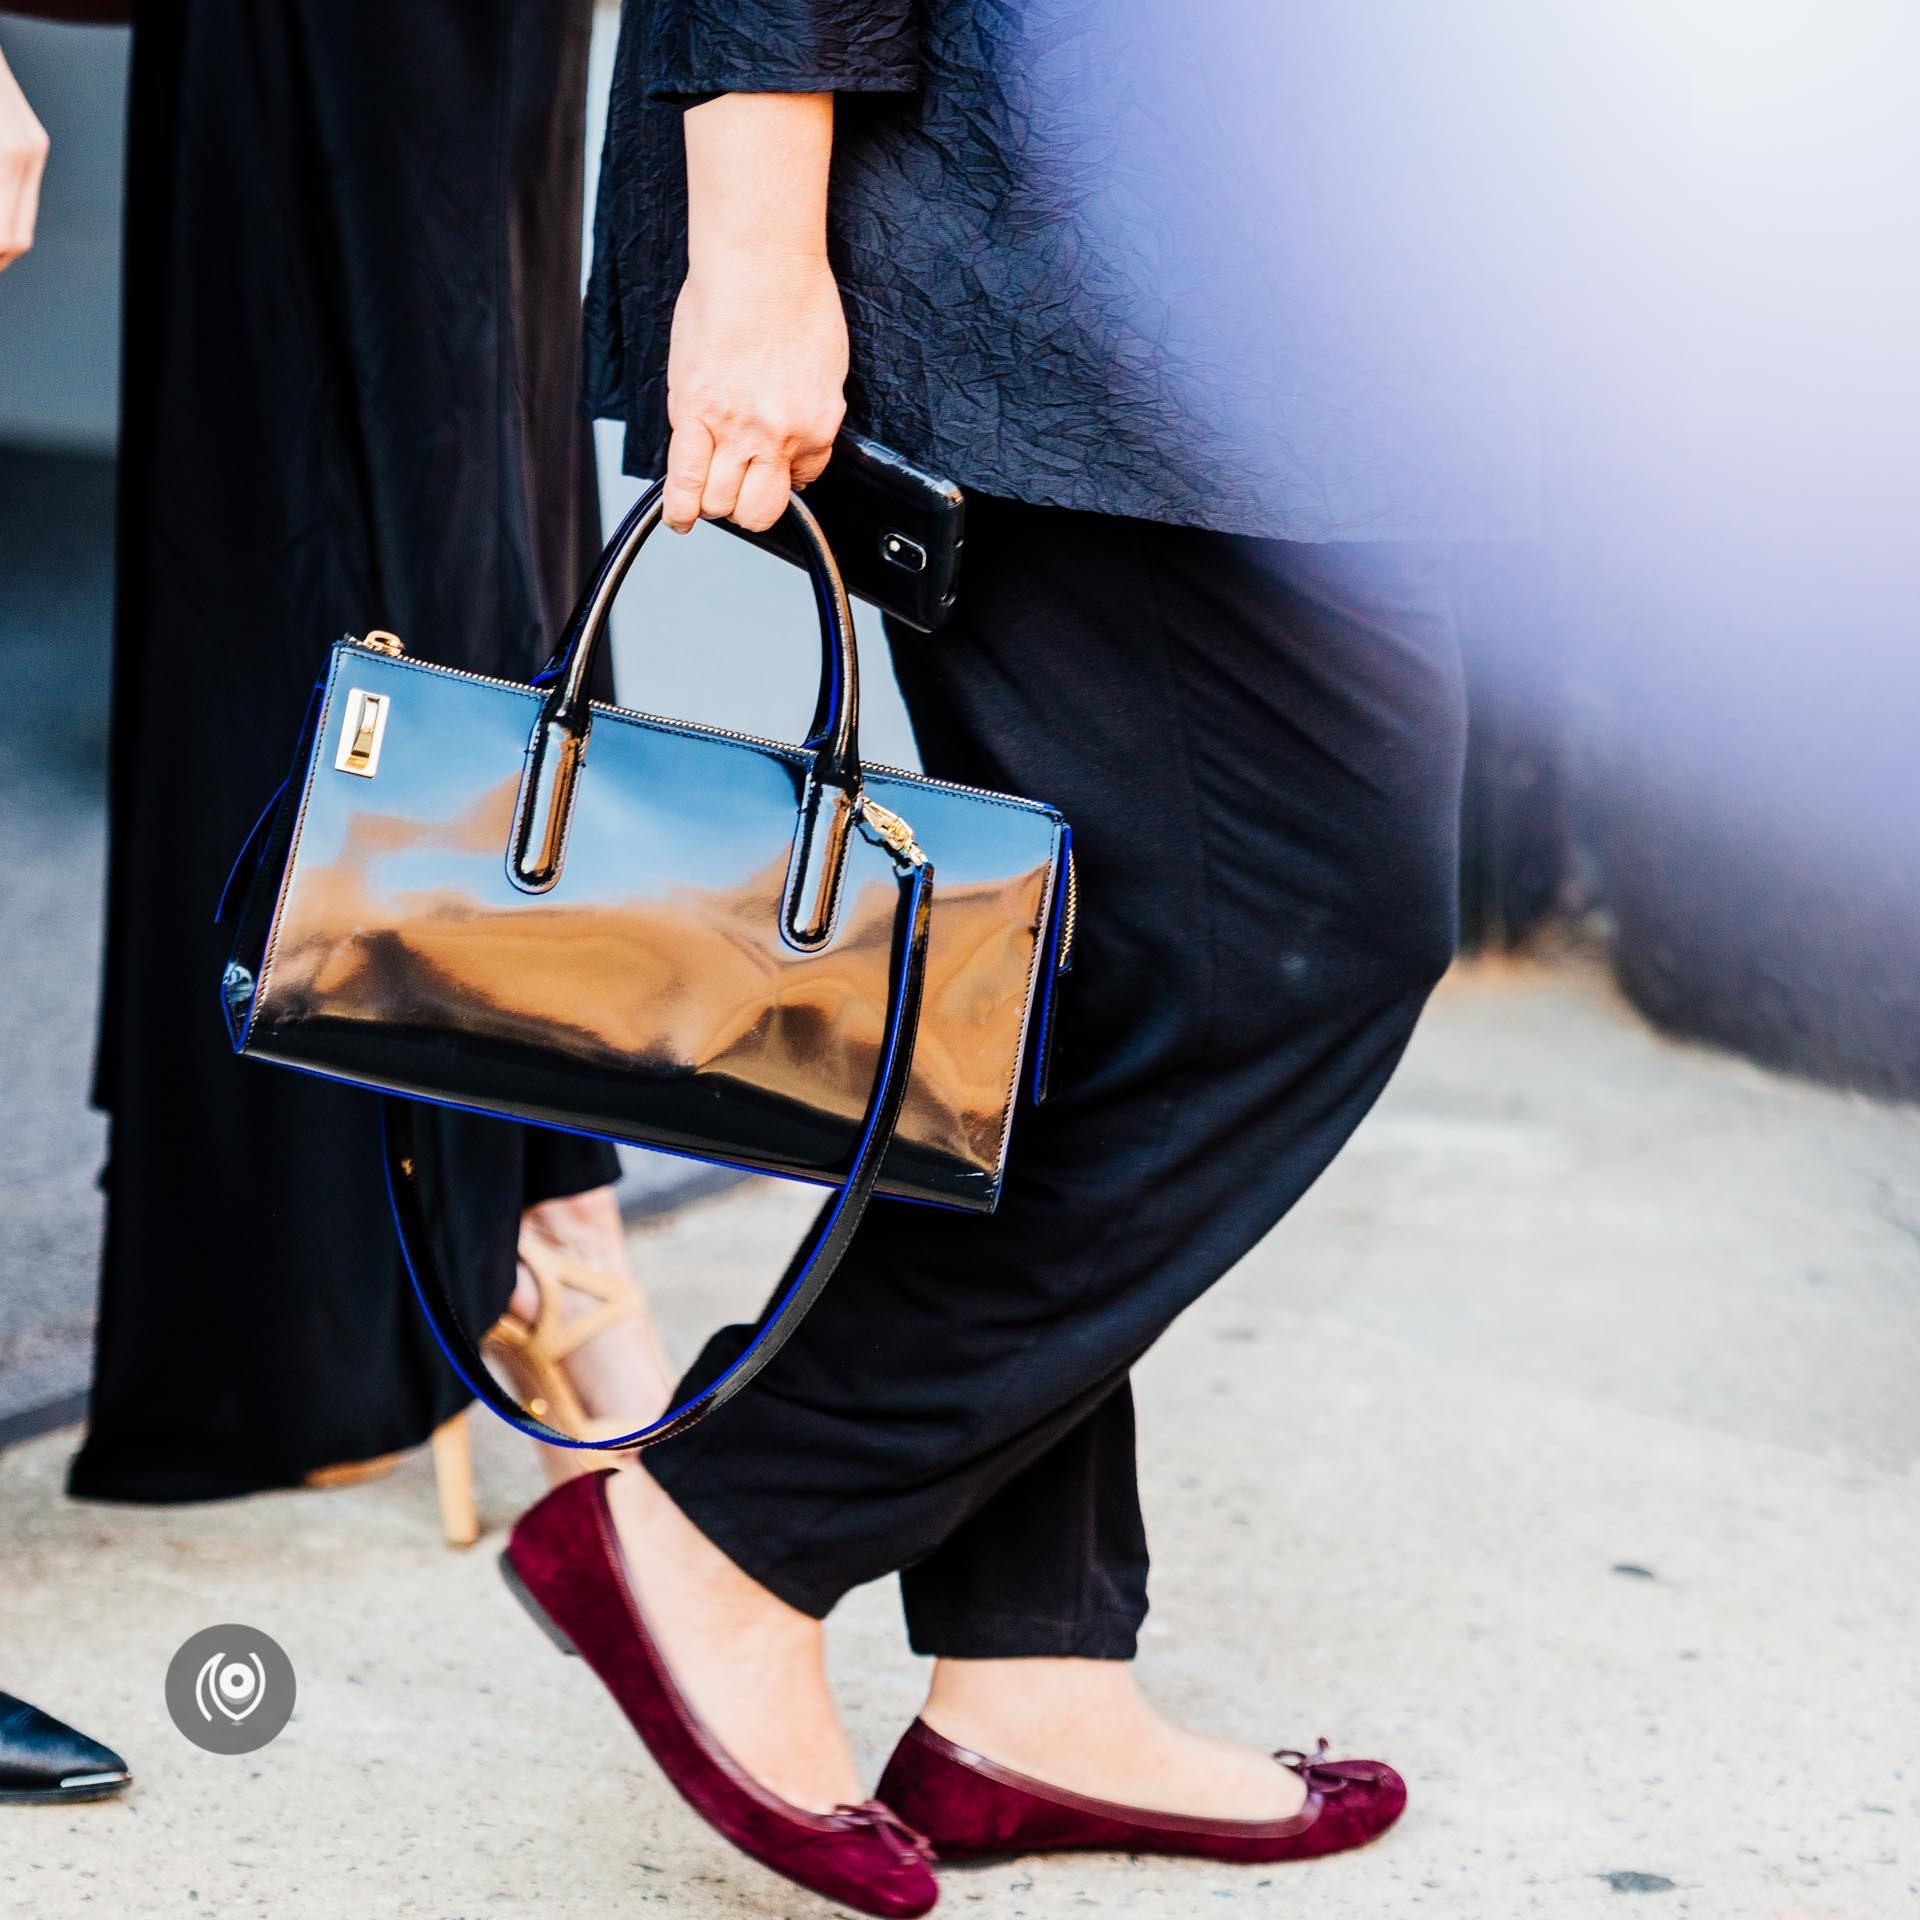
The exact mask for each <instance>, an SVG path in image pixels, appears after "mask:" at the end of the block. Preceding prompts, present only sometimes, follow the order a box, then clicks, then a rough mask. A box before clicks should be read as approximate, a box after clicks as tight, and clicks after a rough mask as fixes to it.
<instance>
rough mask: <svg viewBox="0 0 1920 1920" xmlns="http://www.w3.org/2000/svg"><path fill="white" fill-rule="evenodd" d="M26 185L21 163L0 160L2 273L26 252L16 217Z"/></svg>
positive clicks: (0, 262)
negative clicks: (22, 191)
mask: <svg viewBox="0 0 1920 1920" xmlns="http://www.w3.org/2000/svg"><path fill="white" fill-rule="evenodd" d="M25 184H26V181H25V174H24V169H23V168H22V167H21V165H20V163H19V162H17V161H15V160H13V159H11V158H9V159H6V160H0V272H4V271H5V270H6V269H7V268H8V267H10V266H12V265H13V263H14V262H15V261H16V260H18V259H19V258H20V256H21V255H22V254H23V253H25V252H26V247H25V246H24V245H23V244H22V242H21V238H20V231H19V227H18V224H17V217H16V215H17V209H18V207H19V205H20V193H21V189H22V188H23V187H24V186H25Z"/></svg>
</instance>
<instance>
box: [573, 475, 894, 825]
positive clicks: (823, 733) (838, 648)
mask: <svg viewBox="0 0 1920 1920" xmlns="http://www.w3.org/2000/svg"><path fill="white" fill-rule="evenodd" d="M665 494H666V482H665V481H663V480H656V481H654V483H653V484H652V485H651V486H650V487H648V489H647V490H646V492H645V493H643V494H642V495H641V496H640V498H639V499H638V500H637V501H636V502H635V503H634V505H633V507H632V509H631V510H630V511H629V512H628V514H627V517H626V518H625V519H624V520H622V521H621V523H620V525H619V526H618V527H617V528H616V529H615V530H614V535H613V538H612V539H611V540H609V541H608V542H607V545H606V550H605V551H604V552H603V553H602V554H601V556H600V564H599V566H598V567H597V568H596V569H595V570H594V576H593V579H592V582H591V583H590V584H589V585H588V587H587V590H586V593H585V594H584V595H583V596H582V597H581V601H580V605H579V607H578V609H577V610H576V611H575V613H574V616H573V619H572V621H571V623H570V624H569V626H568V629H567V637H566V639H565V641H564V642H563V643H562V646H561V649H560V652H559V654H558V655H557V656H556V659H557V660H558V661H560V662H562V663H563V665H562V667H561V671H560V673H559V676H558V682H557V684H556V685H555V687H554V690H553V693H552V695H551V696H550V697H549V699H548V701H547V718H548V719H549V720H551V721H554V722H556V723H558V724H561V725H563V726H568V727H569V728H573V727H576V726H577V728H578V730H580V731H583V732H584V730H585V727H586V720H587V693H586V690H587V687H588V686H589V685H590V684H591V681H592V673H593V663H594V660H595V658H596V656H597V654H598V651H599V649H600V647H601V646H602V645H603V644H604V641H603V636H604V634H605V632H606V627H607V619H608V616H609V615H610V614H611V612H612V611H613V602H614V597H615V596H616V595H617V594H618V593H619V591H620V587H621V584H622V583H623V582H624V581H625V579H626V577H627V570H628V568H630V567H631V566H632V565H633V563H634V561H635V559H636V558H637V557H638V556H639V552H640V549H641V548H642V547H643V546H645V545H646V543H647V540H648V538H649V537H650V536H651V535H652V533H653V531H654V529H655V528H656V527H658V526H659V524H660V522H661V519H662V517H663V515H662V502H663V500H664V497H665ZM787 516H788V518H789V519H791V520H792V521H793V522H794V523H795V524H796V525H797V526H798V527H799V528H800V531H801V533H802V534H803V535H804V536H805V541H806V549H807V577H808V578H809V579H810V580H811V581H812V582H813V594H814V602H815V605H816V607H817V608H818V610H819V615H820V696H819V699H818V701H817V702H816V703H815V706H814V713H813V723H812V725H811V726H810V727H809V728H808V731H807V737H806V739H805V741H804V742H803V744H804V745H806V746H808V747H811V748H812V749H813V751H814V777H815V778H816V779H817V780H819V781H821V782H822V783H824V784H825V785H828V786H834V787H839V788H841V789H843V790H844V791H845V792H847V793H853V792H856V791H857V790H858V788H859V785H860V666H859V657H858V655H857V653H856V652H855V649H854V640H853V612H852V609H851V608H850V607H849V606H848V604H847V589H846V586H845V584H844V583H843V582H842V580H841V578H840V568H839V566H838V564H837V563H836V562H835V560H834V557H833V549H832V548H831V547H829V546H828V545H827V538H826V535H825V534H823V533H822V532H821V531H820V523H819V521H818V520H816V519H815V518H814V517H813V515H812V513H810V512H809V511H808V509H807V508H806V506H805V505H804V504H803V503H802V501H801V499H800V496H799V495H798V494H797V493H794V494H789V495H788V496H787ZM576 717H577V718H576Z"/></svg>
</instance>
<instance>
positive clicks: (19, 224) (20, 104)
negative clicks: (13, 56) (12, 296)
mask: <svg viewBox="0 0 1920 1920" xmlns="http://www.w3.org/2000/svg"><path fill="white" fill-rule="evenodd" d="M46 170H47V130H46V128H45V127H43V126H42V125H41V124H40V122H39V121H38V120H37V119H36V118H35V117H34V111H33V109H32V108H31V107H30V106H28V105H27V96H26V95H25V94H24V93H22V92H21V91H20V83H19V81H17V80H16V79H15V78H14V77H13V69H12V68H11V67H9V66H8V65H7V59H6V55H5V54H0V269H3V268H6V267H10V266H12V265H13V263H14V262H15V261H16V260H18V259H19V258H20V256H21V255H22V254H23V253H25V252H26V250H27V249H28V248H29V247H30V246H32V245H33V228H34V222H35V221H36V220H37V219H38V218H39V215H40V178H41V175H43V174H44V173H45V172H46Z"/></svg>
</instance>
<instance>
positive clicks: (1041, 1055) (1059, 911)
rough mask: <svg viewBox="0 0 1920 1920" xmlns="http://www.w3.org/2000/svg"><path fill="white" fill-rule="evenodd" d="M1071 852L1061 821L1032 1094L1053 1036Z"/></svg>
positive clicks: (1041, 1075)
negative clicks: (1055, 990) (1054, 997)
mask: <svg viewBox="0 0 1920 1920" xmlns="http://www.w3.org/2000/svg"><path fill="white" fill-rule="evenodd" d="M1072 853H1073V829H1072V828H1071V827H1070V826H1068V825H1067V823H1066V822H1065V821H1064V820H1062V821H1061V822H1060V884H1059V885H1058V886H1057V887H1055V888H1054V890H1053V911H1052V913H1051V914H1049V915H1048V917H1047V977H1046V980H1045V982H1044V983H1043V984H1042V986H1041V989H1040V1018H1039V1020H1038V1022H1037V1023H1036V1027H1037V1031H1036V1035H1035V1039H1034V1047H1033V1097H1034V1099H1036V1100H1038V1099H1039V1098H1040V1088H1041V1083H1042V1081H1043V1080H1044V1079H1045V1076H1046V1071H1047V1046H1048V1043H1049V1042H1050V1041H1051V1040H1052V1039H1053V985H1054V982H1055V980H1057V979H1058V978H1059V976H1060V971H1061V969H1060V931H1061V922H1062V921H1063V920H1064V919H1065V918H1066V912H1067V861H1068V859H1069V858H1070V857H1071V855H1072Z"/></svg>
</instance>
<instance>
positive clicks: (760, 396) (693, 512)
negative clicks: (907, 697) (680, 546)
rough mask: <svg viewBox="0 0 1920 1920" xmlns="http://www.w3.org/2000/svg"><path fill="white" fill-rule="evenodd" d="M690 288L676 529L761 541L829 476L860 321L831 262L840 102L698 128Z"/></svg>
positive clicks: (716, 113)
mask: <svg viewBox="0 0 1920 1920" xmlns="http://www.w3.org/2000/svg"><path fill="white" fill-rule="evenodd" d="M686 141H687V212H688V224H687V263H688V264H687V278H686V282H685V284H684V285H683V286H682V287H681V289H680V298H679V301H678V303H677V304H676V305H675V307H674V310H673V341H672V345H671V347H670V349H669V351H668V355H667V419H668V422H669V424H670V425H671V427H672V429H673V433H672V439H671V441H670V442H669V444H668V448H667V476H666V478H667V487H666V496H665V499H664V501H663V506H662V510H663V513H664V516H665V519H666V522H667V525H668V526H670V527H671V528H673V530H674V531H675V532H676V533H685V532H686V531H687V530H688V529H689V528H690V527H691V526H692V525H693V523H694V522H695V521H696V520H699V519H702V518H705V519H709V520H717V519H727V520H733V521H736V522H737V523H738V524H739V525H741V526H743V527H750V528H752V529H754V530H755V531H756V532H759V531H763V530H764V529H766V528H768V527H770V526H772V525H773V523H774V522H775V521H776V520H778V519H779V518H780V516H781V514H783V513H784V512H785V511H786V509H787V490H788V488H789V487H790V486H792V487H803V486H805V485H806V484H807V482H808V481H809V480H812V479H813V478H814V477H815V476H816V475H818V474H819V473H820V471H821V470H822V469H823V468H824V467H825V466H826V464H827V460H828V457H829V456H830V455H831V453H832V451H833V436H834V434H835V433H836V432H838V431H839V427H840V421H841V418H842V417H843V415H844V414H845V412H846V400H845V394H844V389H845V387H846V380H847V322H846V316H845V314H844V313H843V312H842V311H841V307H840V291H839V288H838V287H837V286H836V285H835V284H834V279H833V271H832V269H831V268H830V267H829V266H828V264H827V247H826V204H827V162H828V158H829V156H830V154H831V151H832V145H833V99H832V96H831V95H830V94H772V93H751V94H747V93H729V94H723V95H721V97H720V98H719V99H717V100H710V101H708V102H706V103H705V104H704V105H701V106H698V107H690V108H689V109H688V110H687V114H686Z"/></svg>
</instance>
